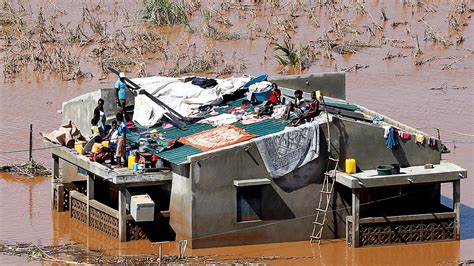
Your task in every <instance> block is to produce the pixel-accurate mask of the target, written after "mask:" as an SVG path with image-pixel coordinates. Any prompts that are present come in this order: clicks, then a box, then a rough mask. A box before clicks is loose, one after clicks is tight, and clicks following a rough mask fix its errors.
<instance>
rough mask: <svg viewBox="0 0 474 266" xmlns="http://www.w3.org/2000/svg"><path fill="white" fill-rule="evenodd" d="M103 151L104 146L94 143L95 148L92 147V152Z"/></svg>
mask: <svg viewBox="0 0 474 266" xmlns="http://www.w3.org/2000/svg"><path fill="white" fill-rule="evenodd" d="M101 150H102V144H100V143H94V146H92V152H93V153H99V152H100V151H101Z"/></svg>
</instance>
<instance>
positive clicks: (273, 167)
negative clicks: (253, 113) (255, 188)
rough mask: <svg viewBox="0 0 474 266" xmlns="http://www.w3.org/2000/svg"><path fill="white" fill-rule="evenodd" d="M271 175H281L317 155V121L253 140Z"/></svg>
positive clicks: (274, 176)
mask: <svg viewBox="0 0 474 266" xmlns="http://www.w3.org/2000/svg"><path fill="white" fill-rule="evenodd" d="M253 141H254V142H255V144H256V146H257V149H258V152H259V153H260V156H261V157H262V160H263V162H264V164H265V168H267V171H268V173H269V174H270V176H271V177H273V178H276V177H281V176H284V175H286V174H288V173H290V172H292V171H293V170H295V169H297V168H300V167H301V166H303V165H305V164H307V163H309V162H311V161H312V160H314V159H316V158H318V156H319V123H318V122H311V123H306V124H303V125H301V126H298V127H287V128H285V130H283V131H280V132H277V133H274V134H270V135H266V136H263V137H260V138H257V139H255V140H253Z"/></svg>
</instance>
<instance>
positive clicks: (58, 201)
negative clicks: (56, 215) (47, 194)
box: [56, 184, 64, 212]
mask: <svg viewBox="0 0 474 266" xmlns="http://www.w3.org/2000/svg"><path fill="white" fill-rule="evenodd" d="M56 190H57V191H58V192H57V193H58V196H57V198H56V206H57V208H58V209H57V211H58V212H63V211H64V185H63V184H57V186H56Z"/></svg>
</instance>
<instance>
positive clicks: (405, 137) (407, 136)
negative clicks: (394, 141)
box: [400, 132, 411, 140]
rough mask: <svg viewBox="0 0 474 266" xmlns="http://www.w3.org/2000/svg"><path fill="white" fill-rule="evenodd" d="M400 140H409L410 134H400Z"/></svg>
mask: <svg viewBox="0 0 474 266" xmlns="http://www.w3.org/2000/svg"><path fill="white" fill-rule="evenodd" d="M400 138H401V139H402V140H409V139H411V134H410V133H407V132H402V133H401V134H400Z"/></svg>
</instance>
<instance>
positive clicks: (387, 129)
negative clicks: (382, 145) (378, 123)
mask: <svg viewBox="0 0 474 266" xmlns="http://www.w3.org/2000/svg"><path fill="white" fill-rule="evenodd" d="M390 128H392V127H391V126H384V127H383V137H384V138H385V139H386V138H387V137H388V133H389V132H390Z"/></svg>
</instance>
